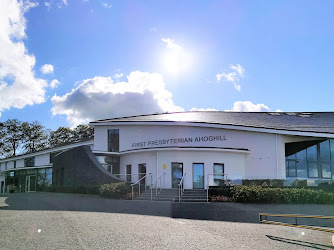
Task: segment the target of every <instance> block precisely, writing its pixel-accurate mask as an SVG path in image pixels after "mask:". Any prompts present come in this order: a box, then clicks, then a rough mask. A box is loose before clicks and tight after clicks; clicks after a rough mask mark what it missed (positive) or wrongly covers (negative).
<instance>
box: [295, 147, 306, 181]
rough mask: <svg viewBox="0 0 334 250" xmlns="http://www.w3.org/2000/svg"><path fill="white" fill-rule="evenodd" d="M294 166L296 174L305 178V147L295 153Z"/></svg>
mask: <svg viewBox="0 0 334 250" xmlns="http://www.w3.org/2000/svg"><path fill="white" fill-rule="evenodd" d="M296 158H297V159H296V167H297V173H296V174H297V176H298V177H302V178H307V155H306V149H304V150H302V151H300V152H298V153H297V154H296Z"/></svg>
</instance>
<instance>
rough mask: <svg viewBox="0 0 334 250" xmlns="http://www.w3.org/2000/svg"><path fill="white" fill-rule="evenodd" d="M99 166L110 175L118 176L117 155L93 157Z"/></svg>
mask: <svg viewBox="0 0 334 250" xmlns="http://www.w3.org/2000/svg"><path fill="white" fill-rule="evenodd" d="M95 156H96V159H97V160H98V161H99V162H100V163H101V165H102V166H103V167H104V168H105V169H106V170H107V171H108V172H110V173H112V174H117V175H119V173H120V165H119V164H120V160H119V156H117V155H113V156H111V155H95Z"/></svg>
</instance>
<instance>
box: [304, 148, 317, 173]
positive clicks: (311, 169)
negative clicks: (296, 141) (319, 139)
mask: <svg viewBox="0 0 334 250" xmlns="http://www.w3.org/2000/svg"><path fill="white" fill-rule="evenodd" d="M306 151H307V166H308V176H309V177H310V178H317V177H319V175H318V174H319V173H318V152H317V145H314V146H312V147H309V148H307V149H306Z"/></svg>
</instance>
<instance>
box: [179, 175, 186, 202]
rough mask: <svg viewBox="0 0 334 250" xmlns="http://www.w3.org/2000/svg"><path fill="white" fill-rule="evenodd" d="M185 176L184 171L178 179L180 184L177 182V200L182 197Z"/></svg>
mask: <svg viewBox="0 0 334 250" xmlns="http://www.w3.org/2000/svg"><path fill="white" fill-rule="evenodd" d="M185 176H186V173H184V174H183V176H182V178H181V180H180V184H179V202H180V201H181V197H182V195H183V192H184V183H185Z"/></svg>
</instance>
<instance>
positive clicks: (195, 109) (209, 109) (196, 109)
mask: <svg viewBox="0 0 334 250" xmlns="http://www.w3.org/2000/svg"><path fill="white" fill-rule="evenodd" d="M190 111H218V110H217V109H214V108H206V109H205V108H191V109H190Z"/></svg>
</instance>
